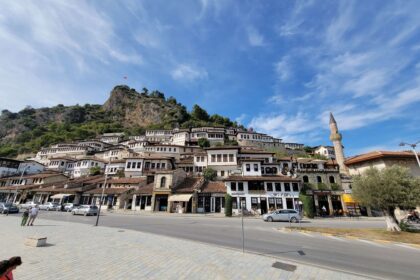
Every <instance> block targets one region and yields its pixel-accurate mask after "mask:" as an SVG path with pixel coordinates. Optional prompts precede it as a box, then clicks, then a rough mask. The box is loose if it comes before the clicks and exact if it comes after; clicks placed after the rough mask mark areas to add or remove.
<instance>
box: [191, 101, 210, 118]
mask: <svg viewBox="0 0 420 280" xmlns="http://www.w3.org/2000/svg"><path fill="white" fill-rule="evenodd" d="M191 117H192V118H193V119H195V120H201V121H209V118H210V117H209V114H208V113H207V112H206V110H204V109H203V108H201V107H200V106H198V105H197V104H195V105H194V107H193V109H192V111H191Z"/></svg>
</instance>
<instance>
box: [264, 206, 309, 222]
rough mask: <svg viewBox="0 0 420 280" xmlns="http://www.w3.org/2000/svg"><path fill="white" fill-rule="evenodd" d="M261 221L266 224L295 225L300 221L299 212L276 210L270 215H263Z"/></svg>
mask: <svg viewBox="0 0 420 280" xmlns="http://www.w3.org/2000/svg"><path fill="white" fill-rule="evenodd" d="M263 220H264V221H266V222H281V221H283V222H292V223H297V222H299V221H300V220H302V217H301V216H300V214H299V212H298V211H296V210H291V209H290V210H287V209H283V210H276V211H273V212H271V213H268V214H265V215H263Z"/></svg>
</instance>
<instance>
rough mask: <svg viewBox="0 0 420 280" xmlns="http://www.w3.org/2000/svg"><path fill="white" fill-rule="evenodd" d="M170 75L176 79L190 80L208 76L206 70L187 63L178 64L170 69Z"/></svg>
mask: <svg viewBox="0 0 420 280" xmlns="http://www.w3.org/2000/svg"><path fill="white" fill-rule="evenodd" d="M171 76H172V78H173V79H174V80H177V81H187V82H192V81H196V80H202V79H206V78H207V77H208V74H207V71H206V70H205V69H203V68H200V67H195V66H192V65H189V64H179V65H177V66H176V67H175V69H173V70H172V72H171Z"/></svg>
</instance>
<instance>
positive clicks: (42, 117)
mask: <svg viewBox="0 0 420 280" xmlns="http://www.w3.org/2000/svg"><path fill="white" fill-rule="evenodd" d="M206 125H210V126H226V127H238V124H237V123H236V122H232V121H231V120H230V119H229V118H226V117H223V116H220V115H217V114H215V115H209V114H208V113H207V112H206V110H204V109H203V108H201V107H200V106H198V105H194V106H193V108H192V111H191V112H188V111H187V108H186V107H185V106H184V105H182V104H180V103H178V102H177V100H176V99H175V98H174V97H168V98H166V97H165V95H164V94H163V93H162V92H160V91H157V90H154V91H151V92H149V90H148V89H146V88H143V90H142V91H141V92H140V93H139V92H137V91H136V90H135V89H133V88H130V87H128V86H125V85H120V86H116V87H115V88H114V89H113V90H112V91H111V94H110V97H109V98H108V100H107V101H106V102H105V103H104V104H103V105H91V104H86V105H83V106H81V105H74V106H64V105H61V104H59V105H57V106H54V107H51V108H39V109H34V108H32V107H30V106H28V107H26V108H25V109H23V110H21V111H20V112H17V113H13V112H10V111H8V110H3V111H2V112H1V115H0V156H3V157H15V156H17V155H19V154H26V153H35V152H37V151H38V150H39V149H40V148H42V147H46V146H49V145H51V144H55V143H59V142H71V141H75V140H83V139H92V138H95V137H97V136H99V135H101V134H103V133H108V132H124V133H125V135H126V136H130V135H139V134H143V133H144V132H145V130H146V129H173V128H175V127H180V128H189V127H195V126H206Z"/></svg>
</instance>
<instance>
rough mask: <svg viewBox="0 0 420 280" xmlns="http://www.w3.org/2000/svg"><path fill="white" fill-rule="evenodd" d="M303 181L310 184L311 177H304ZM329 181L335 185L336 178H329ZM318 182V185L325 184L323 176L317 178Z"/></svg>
mask: <svg viewBox="0 0 420 280" xmlns="http://www.w3.org/2000/svg"><path fill="white" fill-rule="evenodd" d="M302 180H303V182H304V183H309V177H308V176H306V175H305V176H303V177H302ZM328 181H329V182H330V183H331V184H335V177H334V176H329V177H328ZM316 182H317V183H323V181H322V177H321V176H316Z"/></svg>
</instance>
